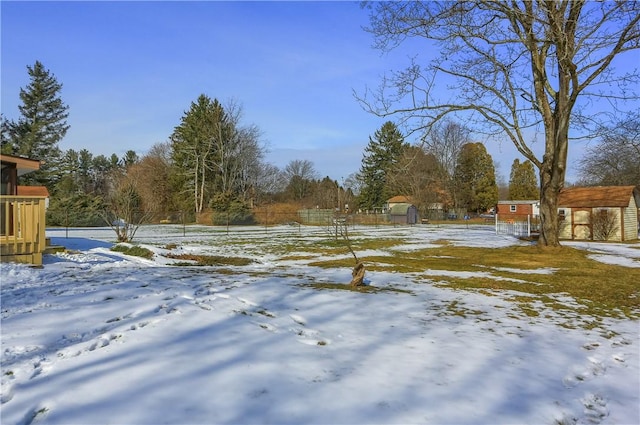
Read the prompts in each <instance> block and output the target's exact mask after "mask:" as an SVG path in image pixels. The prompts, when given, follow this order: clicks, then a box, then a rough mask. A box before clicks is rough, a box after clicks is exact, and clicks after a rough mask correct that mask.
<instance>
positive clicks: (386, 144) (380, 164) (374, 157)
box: [359, 121, 406, 210]
mask: <svg viewBox="0 0 640 425" xmlns="http://www.w3.org/2000/svg"><path fill="white" fill-rule="evenodd" d="M405 146H406V144H405V143H404V137H403V136H402V134H401V133H400V131H399V130H398V128H397V127H396V125H395V124H394V123H392V122H391V121H387V122H386V123H384V124H383V125H382V127H381V128H380V129H379V130H377V131H376V132H375V133H374V137H373V138H372V137H369V144H368V145H367V147H366V148H365V153H364V157H363V159H362V167H361V169H360V173H359V174H360V179H361V181H362V189H361V192H360V197H359V205H360V207H361V208H363V209H366V210H371V209H374V208H376V207H381V206H382V205H383V204H384V203H385V202H386V200H387V199H389V198H390V196H391V194H390V193H388V190H387V189H386V183H387V175H388V173H389V172H390V171H391V169H392V167H393V165H394V164H395V163H396V162H397V161H398V160H399V158H400V156H401V155H402V152H403V150H404V148H405Z"/></svg>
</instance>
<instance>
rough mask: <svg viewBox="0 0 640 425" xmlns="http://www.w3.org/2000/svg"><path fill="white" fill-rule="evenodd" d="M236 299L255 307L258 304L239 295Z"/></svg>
mask: <svg viewBox="0 0 640 425" xmlns="http://www.w3.org/2000/svg"><path fill="white" fill-rule="evenodd" d="M237 298H238V301H240V302H241V303H243V304H246V305H248V306H250V307H257V305H258V304H256V303H254V302H253V301H249V300H247V299H246V298H241V297H237Z"/></svg>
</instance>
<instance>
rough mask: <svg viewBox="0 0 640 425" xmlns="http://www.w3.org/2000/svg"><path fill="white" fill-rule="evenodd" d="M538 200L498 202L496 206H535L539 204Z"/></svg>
mask: <svg viewBox="0 0 640 425" xmlns="http://www.w3.org/2000/svg"><path fill="white" fill-rule="evenodd" d="M539 203H540V200H539V199H530V200H517V201H508V200H507V201H498V205H535V204H539Z"/></svg>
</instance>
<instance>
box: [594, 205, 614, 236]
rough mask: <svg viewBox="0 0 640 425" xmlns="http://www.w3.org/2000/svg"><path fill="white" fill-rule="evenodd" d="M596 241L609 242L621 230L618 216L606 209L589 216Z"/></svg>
mask: <svg viewBox="0 0 640 425" xmlns="http://www.w3.org/2000/svg"><path fill="white" fill-rule="evenodd" d="M589 223H590V224H591V228H592V230H593V234H592V237H593V239H594V240H601V241H607V240H609V238H611V237H612V236H613V235H615V234H616V232H617V231H618V230H619V227H618V220H617V218H616V214H615V213H614V212H613V211H611V210H608V209H606V208H602V209H599V210H595V211H593V212H592V213H591V215H590V216H589Z"/></svg>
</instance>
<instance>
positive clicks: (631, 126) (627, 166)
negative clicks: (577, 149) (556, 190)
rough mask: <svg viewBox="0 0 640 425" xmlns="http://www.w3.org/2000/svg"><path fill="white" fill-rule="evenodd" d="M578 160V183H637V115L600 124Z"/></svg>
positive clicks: (639, 141) (639, 119) (639, 164)
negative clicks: (594, 140) (595, 141)
mask: <svg viewBox="0 0 640 425" xmlns="http://www.w3.org/2000/svg"><path fill="white" fill-rule="evenodd" d="M598 134H600V141H599V143H598V144H596V145H593V146H591V147H589V148H588V149H587V151H586V152H585V154H584V156H583V157H582V159H581V160H580V163H579V172H580V178H581V180H582V183H584V184H588V185H602V186H615V185H621V186H624V185H634V186H638V187H640V116H637V114H636V116H635V117H632V118H631V119H627V120H623V121H620V122H617V123H616V124H615V125H613V126H607V127H603V128H602V129H601V130H600V131H599V132H598Z"/></svg>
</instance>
